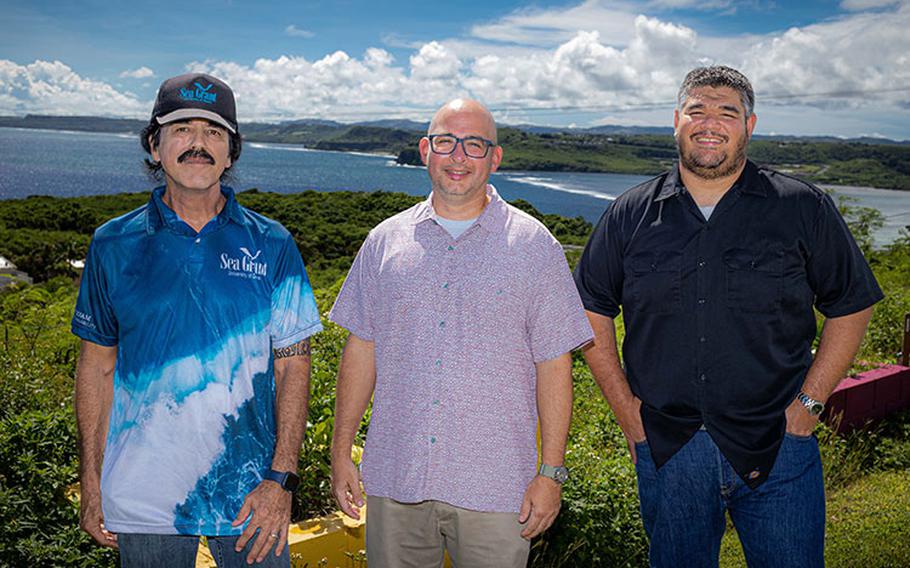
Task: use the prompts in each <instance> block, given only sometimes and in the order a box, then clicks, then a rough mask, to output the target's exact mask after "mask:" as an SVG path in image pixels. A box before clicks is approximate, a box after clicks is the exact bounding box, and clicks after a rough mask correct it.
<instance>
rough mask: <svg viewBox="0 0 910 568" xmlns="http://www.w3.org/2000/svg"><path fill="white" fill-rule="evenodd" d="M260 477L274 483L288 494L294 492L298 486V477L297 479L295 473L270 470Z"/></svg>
mask: <svg viewBox="0 0 910 568" xmlns="http://www.w3.org/2000/svg"><path fill="white" fill-rule="evenodd" d="M262 477H263V479H268V480H270V481H274V482H275V483H277V484H278V485H280V486H281V488H282V489H284V490H285V491H287V492H289V493H293V492H294V491H296V490H297V486H298V485H300V477H298V476H297V474H296V473H293V472H290V471H275V470H274V469H270V470H268V471H267V472H265V475H264V476H262Z"/></svg>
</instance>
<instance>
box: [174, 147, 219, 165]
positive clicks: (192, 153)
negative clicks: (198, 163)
mask: <svg viewBox="0 0 910 568" xmlns="http://www.w3.org/2000/svg"><path fill="white" fill-rule="evenodd" d="M190 158H202V159H204V160H206V161H207V162H208V163H210V164H214V163H215V158H213V157H212V155H211V154H209V153H208V152H206V151H205V150H203V149H202V148H191V149H189V150H187V151H186V152H184V153H182V154H180V157H179V158H177V163H178V164H182V163H183V162H185V161H186V160H189V159H190Z"/></svg>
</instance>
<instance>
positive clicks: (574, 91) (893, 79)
mask: <svg viewBox="0 0 910 568" xmlns="http://www.w3.org/2000/svg"><path fill="white" fill-rule="evenodd" d="M0 14H3V16H2V18H0V115H19V116H21V115H25V114H28V113H33V114H55V115H99V116H117V117H130V118H142V119H146V118H148V116H149V115H150V112H151V108H152V105H153V102H154V98H155V93H156V91H157V88H158V85H159V84H160V83H161V81H163V80H164V79H166V78H168V77H170V76H173V75H178V74H180V73H185V72H189V71H201V72H206V73H211V74H213V75H216V76H218V77H220V78H221V79H223V80H225V81H226V82H227V83H228V84H229V85H231V87H232V88H233V89H234V91H235V93H236V98H237V105H238V116H239V119H240V122H241V124H242V123H243V122H250V121H259V122H278V121H284V120H292V119H301V118H323V119H332V120H338V121H342V122H351V121H359V120H377V119H384V118H409V119H413V120H419V121H427V120H429V118H430V116H431V115H432V113H433V111H434V110H435V109H436V108H438V107H439V106H440V105H441V104H442V103H444V102H445V101H446V100H449V99H451V98H453V97H456V96H470V97H474V98H478V99H479V100H481V101H482V102H484V103H485V104H487V106H488V107H490V108H491V110H493V112H494V115H495V116H496V118H497V120H498V121H499V122H500V123H508V124H539V125H551V126H575V127H589V126H596V125H602V124H619V125H641V126H671V125H672V119H673V108H674V104H675V98H676V91H677V89H678V88H679V84H680V82H681V81H682V79H683V78H684V77H685V75H686V73H687V72H688V71H689V70H690V69H692V68H694V67H697V66H700V65H707V64H724V65H730V66H732V67H735V68H737V69H739V70H741V71H743V72H744V73H745V74H746V75H747V76H748V77H749V78H750V80H751V81H752V84H753V86H754V88H755V92H756V108H755V112H756V114H757V115H758V123H757V127H756V133H757V134H766V135H773V134H776V135H834V136H841V137H857V136H881V137H887V138H892V139H896V140H907V139H910V112H908V111H910V31H908V30H910V0H840V1H836V0H830V1H829V0H804V1H789V0H748V1H742V2H736V1H732V0H623V1H605V0H585V1H579V0H575V1H539V2H520V1H514V0H497V1H495V2H491V1H489V0H485V1H482V0H458V1H454V2H413V1H411V2H377V1H375V0H374V1H372V2H370V1H352V0H350V1H349V0H336V1H332V2H323V1H301V0H288V1H279V2H262V1H260V2H254V1H244V0H196V1H189V0H181V1H179V2H178V1H173V2H172V1H170V0H165V1H160V2H154V3H152V2H142V1H134V2H130V3H127V2H110V1H107V0H106V1H104V2H101V1H94V0H92V1H61V0H57V1H47V0H31V1H29V2H22V1H21V0H20V1H13V0H0Z"/></svg>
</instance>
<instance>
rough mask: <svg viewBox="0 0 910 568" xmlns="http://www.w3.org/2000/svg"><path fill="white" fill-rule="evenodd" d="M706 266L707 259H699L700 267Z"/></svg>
mask: <svg viewBox="0 0 910 568" xmlns="http://www.w3.org/2000/svg"><path fill="white" fill-rule="evenodd" d="M704 266H705V261H703V260H699V261H698V267H699V268H704Z"/></svg>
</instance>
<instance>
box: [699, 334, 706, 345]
mask: <svg viewBox="0 0 910 568" xmlns="http://www.w3.org/2000/svg"><path fill="white" fill-rule="evenodd" d="M705 341H708V340H707V339H705V336H704V335H702V336H701V337H699V338H698V342H699V343H704V342H705Z"/></svg>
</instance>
